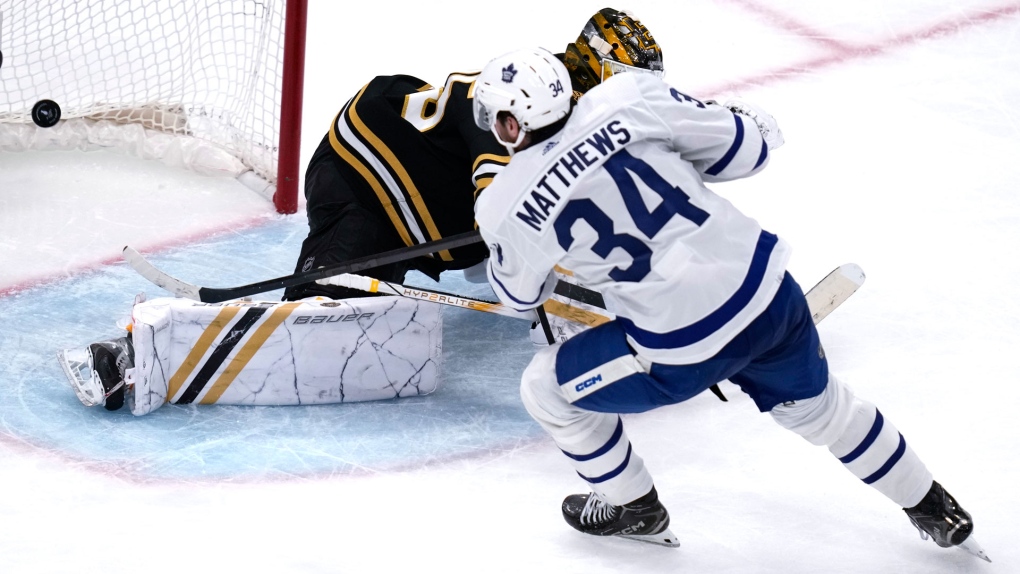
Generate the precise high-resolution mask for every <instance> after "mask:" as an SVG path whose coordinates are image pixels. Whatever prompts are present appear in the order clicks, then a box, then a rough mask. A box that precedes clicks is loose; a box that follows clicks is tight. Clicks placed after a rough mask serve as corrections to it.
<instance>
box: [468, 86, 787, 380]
mask: <svg viewBox="0 0 1020 574" xmlns="http://www.w3.org/2000/svg"><path fill="white" fill-rule="evenodd" d="M768 155H769V153H768V148H767V146H766V145H765V142H764V141H763V139H762V136H761V133H760V132H759V131H758V129H757V127H756V125H755V123H754V122H753V121H752V120H751V119H749V118H747V117H745V116H742V115H738V114H734V113H733V112H731V111H730V110H729V109H727V108H726V107H723V106H720V105H715V104H703V103H702V102H699V101H697V100H695V99H693V98H691V97H689V96H686V95H685V94H683V93H681V92H679V91H677V90H676V89H674V88H672V87H670V86H669V85H668V84H666V83H664V82H663V81H662V80H660V79H658V78H655V77H654V76H652V75H649V74H618V75H616V76H613V77H612V78H610V79H608V80H607V81H606V82H604V83H603V84H601V85H600V86H598V87H596V88H595V89H593V90H591V91H590V92H588V93H587V94H585V95H584V97H582V98H581V99H580V101H579V103H578V105H577V106H576V107H575V109H574V110H573V113H572V115H571V117H570V120H569V121H568V122H567V124H566V126H565V127H564V129H563V130H562V131H560V132H559V133H558V134H557V135H555V136H553V137H552V138H551V139H549V140H547V141H545V142H542V143H539V144H537V145H534V146H532V147H530V148H528V149H526V150H524V151H521V152H519V153H517V154H515V155H514V156H513V159H512V160H511V162H510V164H509V166H508V167H507V168H505V169H504V171H503V172H502V173H501V174H500V175H498V176H497V177H496V178H495V180H494V181H493V182H492V184H490V186H489V188H488V189H487V190H486V192H485V193H483V194H482V195H481V197H480V198H479V200H478V202H477V203H476V207H475V216H476V219H477V221H478V225H479V228H480V230H481V233H482V236H483V238H484V239H485V241H486V242H487V243H488V245H489V249H490V258H489V269H488V273H489V280H490V282H491V283H492V286H493V289H494V290H495V291H496V293H497V295H498V296H499V298H500V300H502V301H503V302H504V303H505V304H507V305H509V306H512V307H514V308H517V309H525V308H531V307H536V306H538V305H539V304H541V303H542V302H543V301H544V300H545V299H546V298H547V297H548V296H549V294H550V293H551V291H552V289H553V287H554V285H555V280H554V278H553V277H552V271H553V268H554V266H556V265H560V266H562V267H564V268H566V269H570V270H571V271H573V272H574V274H575V276H576V278H577V279H578V280H579V281H580V282H581V283H584V284H586V285H588V286H590V287H593V288H596V289H598V290H600V291H601V292H602V294H603V295H604V297H605V300H606V304H607V307H608V308H609V310H610V311H612V312H614V313H616V315H617V318H618V320H619V321H620V323H621V324H622V326H623V328H624V330H625V331H626V333H627V336H628V339H629V342H630V343H631V345H632V346H633V347H634V348H635V350H637V351H638V353H639V354H640V355H642V356H644V357H647V358H648V359H650V360H652V361H654V362H657V363H665V364H690V363H696V362H699V361H702V360H704V359H707V358H709V357H711V356H713V355H714V354H716V353H717V352H718V351H719V350H720V349H721V348H722V347H723V346H725V345H726V343H728V342H729V341H730V340H731V339H732V338H733V337H734V336H735V335H736V334H737V333H739V332H740V331H741V330H742V329H743V328H744V327H746V326H747V325H748V324H749V323H750V322H751V321H752V320H753V319H754V318H755V317H757V316H758V315H759V314H760V313H761V312H762V311H763V310H764V309H765V307H766V306H768V304H769V302H771V300H772V297H773V296H774V295H775V292H776V290H777V289H778V286H779V283H780V281H781V280H782V278H783V275H784V273H785V271H786V264H787V261H788V259H789V247H788V246H787V244H786V243H785V242H784V241H782V240H781V239H779V238H778V237H777V236H775V235H773V234H771V233H768V232H767V231H764V230H763V229H762V228H761V226H760V225H759V224H758V222H756V221H755V220H754V219H751V218H750V217H747V216H745V215H744V214H742V213H741V212H740V211H738V210H737V209H736V208H735V207H734V206H733V205H732V204H731V203H730V202H728V201H727V200H725V199H723V198H721V197H719V196H718V195H716V194H715V193H713V192H712V191H711V190H709V189H708V188H707V187H706V186H705V184H704V182H705V181H707V182H715V181H727V180H733V179H738V178H742V177H746V176H749V175H752V174H754V173H756V172H758V171H760V170H761V169H762V168H763V167H764V166H765V165H766V163H767V162H768V159H769V158H768Z"/></svg>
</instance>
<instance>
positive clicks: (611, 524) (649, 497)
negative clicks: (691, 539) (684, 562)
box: [563, 487, 680, 548]
mask: <svg viewBox="0 0 1020 574" xmlns="http://www.w3.org/2000/svg"><path fill="white" fill-rule="evenodd" d="M563 518H564V519H565V520H566V521H567V524H569V525H571V526H572V527H574V528H575V529H576V530H579V531H581V532H584V533H585V534H593V535H595V536H620V537H622V538H628V539H630V540H637V541H640V542H650V543H652V544H659V545H661V546H669V547H672V548H676V547H677V546H680V541H679V540H677V538H676V536H675V535H674V534H673V532H672V531H671V530H670V529H669V512H667V511H666V507H665V506H663V505H662V503H661V502H659V495H658V493H657V492H656V491H655V487H652V490H650V491H649V492H648V494H646V495H644V496H642V497H641V498H639V499H637V500H635V501H633V502H629V503H627V504H624V505H622V506H613V505H612V504H609V503H607V502H604V501H603V500H602V499H601V498H599V497H598V495H596V494H594V493H592V494H572V495H570V496H568V497H566V498H565V499H563Z"/></svg>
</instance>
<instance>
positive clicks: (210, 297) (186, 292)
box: [123, 231, 606, 309]
mask: <svg viewBox="0 0 1020 574" xmlns="http://www.w3.org/2000/svg"><path fill="white" fill-rule="evenodd" d="M480 241H481V234H479V233H478V231H470V232H468V233H462V234H460V235H451V236H450V237H446V238H443V239H439V240H437V241H431V242H428V243H422V244H421V245H414V246H411V247H403V248H400V249H394V250H392V251H386V252H383V253H379V254H377V255H370V256H367V257H360V258H358V259H352V260H351V261H345V262H343V263H334V264H332V265H326V266H324V267H319V268H317V269H312V270H309V271H302V272H299V273H294V274H292V275H285V276H283V277H277V278H276V279H268V280H266V281H260V282H258V283H251V284H248V285H241V286H240V287H225V288H213V287H200V286H198V285H192V284H191V283H187V282H185V281H181V280H180V279H177V278H176V277H173V276H172V275H170V274H169V273H166V272H164V271H162V270H160V269H158V268H157V267H156V266H155V265H153V264H152V263H150V262H149V261H148V260H146V259H145V257H143V256H142V254H141V253H139V252H138V251H136V250H135V249H133V248H132V247H131V246H125V247H124V251H123V257H124V260H125V261H127V263H128V265H130V266H131V267H132V268H133V269H134V270H135V271H137V272H138V274H139V275H141V276H142V277H144V278H146V279H148V280H149V281H150V282H152V283H153V284H155V285H157V286H159V287H162V288H163V289H166V290H167V291H169V292H171V293H173V294H174V295H177V296H179V297H185V298H187V299H191V300H194V301H201V302H203V303H222V302H223V301H229V300H231V299H240V298H241V297H247V296H249V295H256V294H259V293H265V292H267V291H275V290H277V289H282V288H285V287H291V286H294V285H301V284H304V283H311V282H313V281H317V280H319V279H325V278H327V277H332V276H334V275H340V274H343V273H356V272H358V271H364V270H366V269H374V268H376V267H380V266H382V265H388V264H390V263H396V262H398V261H405V260H407V259H413V258H415V257H421V256H423V255H428V254H431V253H436V252H439V251H443V250H447V249H454V248H457V247H464V246H466V245H473V244H475V243H478V242H480ZM555 293H557V294H558V295H562V296H564V297H568V298H570V299H574V300H575V301H580V302H582V303H586V304H588V305H593V306H595V307H601V308H602V309H605V308H606V303H605V301H604V300H603V299H602V294H601V293H599V292H598V291H593V290H591V289H588V288H586V287H582V286H580V285H574V284H572V283H567V282H565V281H560V282H559V283H557V284H556V288H555Z"/></svg>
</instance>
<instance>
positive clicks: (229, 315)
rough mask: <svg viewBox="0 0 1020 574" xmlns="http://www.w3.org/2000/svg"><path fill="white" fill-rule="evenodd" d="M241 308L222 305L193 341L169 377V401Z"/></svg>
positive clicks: (167, 395)
mask: <svg viewBox="0 0 1020 574" xmlns="http://www.w3.org/2000/svg"><path fill="white" fill-rule="evenodd" d="M240 310H241V307H224V308H223V309H222V310H221V311H220V312H219V314H217V315H216V317H215V318H213V320H212V321H211V322H210V323H209V326H208V327H206V328H205V330H204V331H202V335H201V336H200V337H199V338H198V341H196V342H195V346H194V347H192V348H191V351H190V352H188V356H187V357H185V358H184V362H183V363H181V366H180V367H178V368H177V371H176V372H175V373H174V374H173V376H171V377H170V382H169V384H168V388H167V393H166V400H167V401H169V400H171V399H172V398H174V397H175V396H177V393H178V392H179V391H180V390H181V387H182V386H183V385H184V381H186V380H188V378H189V377H190V376H191V373H193V372H194V371H195V369H196V368H197V367H198V365H199V364H201V362H202V357H203V356H205V353H206V351H208V350H209V348H210V347H212V344H213V341H215V340H216V339H217V338H218V337H219V336H220V333H222V332H223V329H225V328H226V326H227V325H229V324H230V322H231V321H232V320H233V319H234V317H235V316H236V315H237V313H238V312H239V311H240Z"/></svg>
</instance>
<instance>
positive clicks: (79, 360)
mask: <svg viewBox="0 0 1020 574" xmlns="http://www.w3.org/2000/svg"><path fill="white" fill-rule="evenodd" d="M57 361H59V362H60V368H61V369H63V370H64V375H65V376H67V381H68V382H69V383H71V388H72V389H73V390H74V394H75V395H77V397H78V400H79V401H81V404H83V405H85V406H86V407H94V406H98V405H102V404H105V403H106V396H104V394H103V384H102V383H100V382H99V381H97V380H96V378H95V376H94V374H93V371H92V357H91V355H90V354H89V352H88V350H87V349H64V350H62V351H59V352H57ZM86 375H88V378H86Z"/></svg>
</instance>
